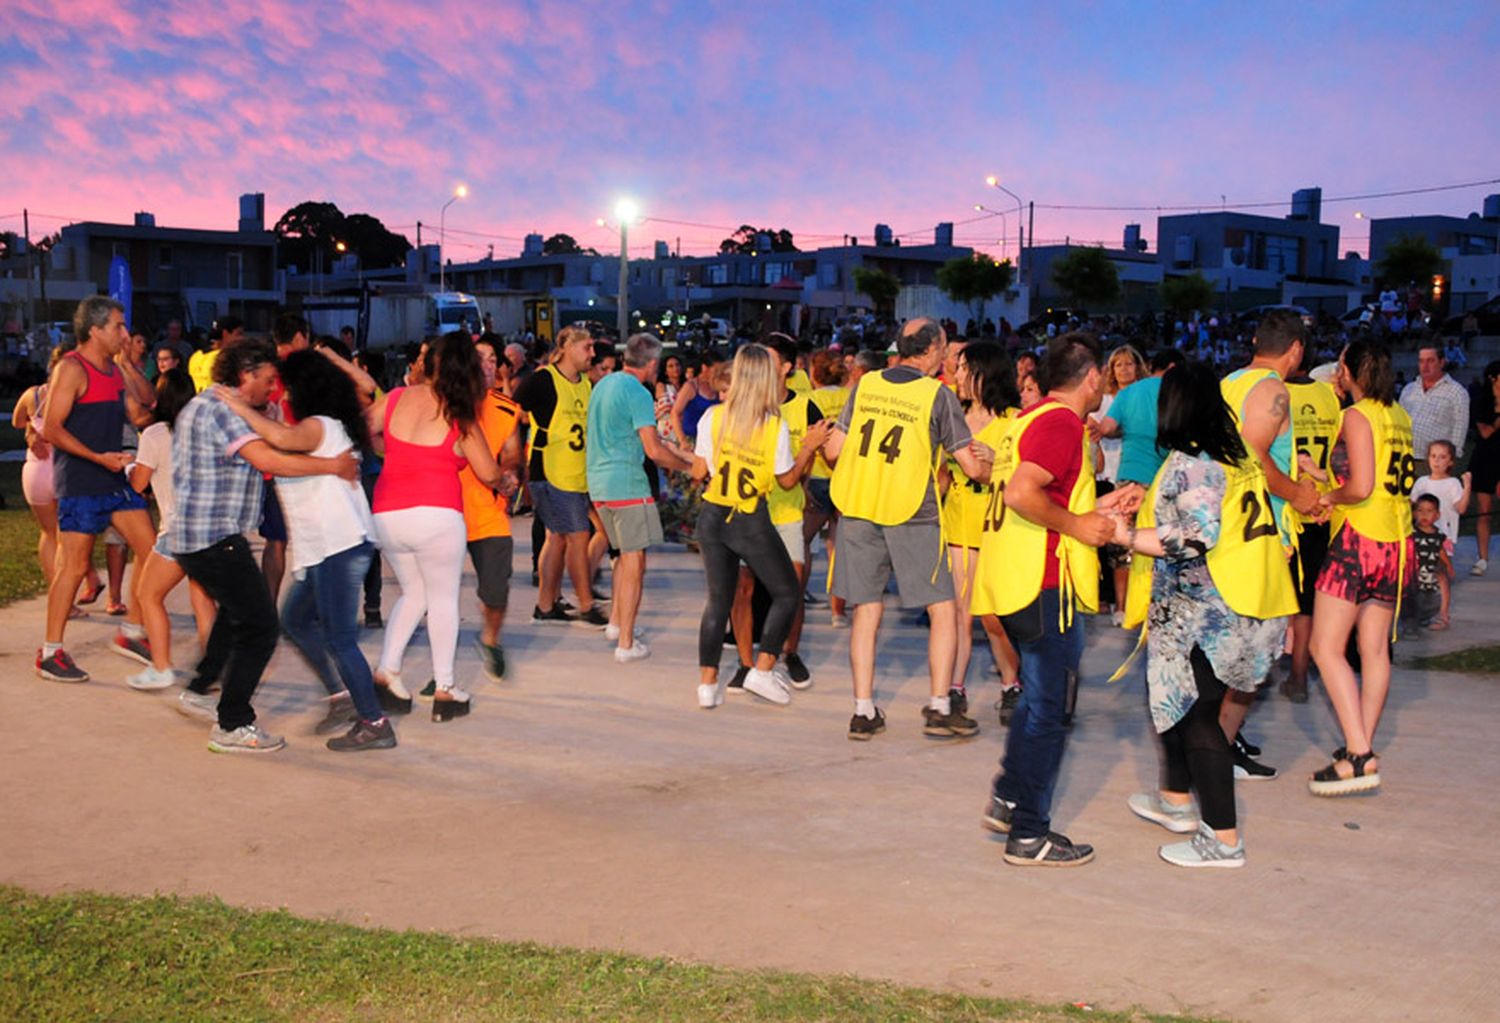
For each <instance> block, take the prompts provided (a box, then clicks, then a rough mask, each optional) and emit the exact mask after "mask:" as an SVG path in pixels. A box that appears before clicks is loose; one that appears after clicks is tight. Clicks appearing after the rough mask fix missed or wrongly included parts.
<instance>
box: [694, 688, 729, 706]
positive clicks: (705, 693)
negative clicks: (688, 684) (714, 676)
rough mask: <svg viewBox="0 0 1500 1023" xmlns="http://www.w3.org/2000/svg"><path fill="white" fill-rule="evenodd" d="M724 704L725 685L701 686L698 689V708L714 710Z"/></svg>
mask: <svg viewBox="0 0 1500 1023" xmlns="http://www.w3.org/2000/svg"><path fill="white" fill-rule="evenodd" d="M723 702H724V684H723V683H722V682H720V683H719V684H717V685H712V686H710V685H700V686H699V687H698V706H700V707H702V708H703V709H704V710H713V709H714V708H715V707H717V706H719V705H720V704H722V703H723Z"/></svg>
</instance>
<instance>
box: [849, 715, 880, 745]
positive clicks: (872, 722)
mask: <svg viewBox="0 0 1500 1023" xmlns="http://www.w3.org/2000/svg"><path fill="white" fill-rule="evenodd" d="M883 731H885V715H884V714H882V713H881V712H880V708H879V707H876V708H875V716H874V717H872V718H867V717H865V716H864V715H863V714H856V715H854V716H853V717H852V718H850V719H849V738H851V739H853V740H855V741H856V742H869V741H870V740H871V739H873V738H875V736H877V735H879V734H880V733H881V732H883Z"/></svg>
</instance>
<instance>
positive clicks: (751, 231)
mask: <svg viewBox="0 0 1500 1023" xmlns="http://www.w3.org/2000/svg"><path fill="white" fill-rule="evenodd" d="M763 234H764V235H769V236H770V239H771V251H772V252H801V251H802V250H801V249H799V248H797V246H796V244H795V243H794V242H793V240H792V232H790V231H788V230H787V229H786V228H784V227H783V228H779V229H775V230H773V229H772V228H769V227H751V226H750V225H749V224H741V225H740V229H739V230H738V231H736V232H734V234H732V235H730V236H729V237H728V238H725V239H724V240H723V241H722V242H720V243H719V252H720V253H721V254H724V255H728V254H729V253H731V252H738V253H742V254H744V255H749V254H751V253H753V252H759V251H760V250H759V249H757V248H756V246H757V244H758V241H757V239H758V238H759V236H760V235H763Z"/></svg>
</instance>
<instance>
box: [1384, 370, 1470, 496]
mask: <svg viewBox="0 0 1500 1023" xmlns="http://www.w3.org/2000/svg"><path fill="white" fill-rule="evenodd" d="M1446 365H1447V364H1446V363H1445V362H1444V360H1443V351H1442V349H1441V348H1439V347H1438V346H1437V344H1435V343H1433V344H1425V343H1424V344H1423V345H1422V347H1421V348H1419V349H1418V350H1417V379H1416V380H1413V381H1412V382H1411V383H1409V384H1407V385H1406V386H1405V387H1403V388H1402V389H1401V407H1402V408H1404V409H1405V410H1406V414H1407V415H1409V416H1411V435H1412V436H1411V449H1412V451H1413V453H1415V454H1417V455H1418V456H1419V457H1418V459H1417V475H1418V476H1425V475H1427V448H1428V447H1429V446H1430V445H1431V444H1432V442H1433V441H1435V440H1445V441H1448V442H1449V443H1450V444H1452V445H1453V450H1454V452H1455V457H1457V458H1463V454H1464V438H1465V437H1466V436H1467V435H1468V432H1469V392H1468V391H1466V390H1464V388H1463V385H1461V384H1460V383H1459V382H1458V381H1457V380H1454V379H1453V378H1452V377H1451V376H1449V375H1448V373H1447V371H1446Z"/></svg>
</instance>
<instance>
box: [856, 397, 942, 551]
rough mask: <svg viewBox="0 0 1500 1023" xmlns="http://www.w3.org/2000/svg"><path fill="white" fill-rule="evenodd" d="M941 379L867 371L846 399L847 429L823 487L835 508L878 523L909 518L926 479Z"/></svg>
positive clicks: (932, 465) (931, 470) (930, 474)
mask: <svg viewBox="0 0 1500 1023" xmlns="http://www.w3.org/2000/svg"><path fill="white" fill-rule="evenodd" d="M942 386H943V385H942V384H941V383H939V382H938V381H937V380H936V379H934V378H933V377H922V378H921V379H920V380H913V381H911V382H910V383H904V384H893V383H891V382H890V381H889V380H887V379H886V378H885V374H884V373H867V374H865V375H864V376H863V377H861V378H860V381H859V386H858V387H857V388H855V390H854V396H853V398H852V399H851V400H852V401H853V402H854V410H853V412H852V413H851V414H850V417H849V435H848V436H847V437H846V438H845V439H844V447H843V450H842V451H841V452H840V454H839V460H838V462H837V464H835V465H834V467H833V481H832V482H831V483H830V484H829V492H830V493H831V494H832V496H833V502H834V504H836V505H837V506H838V508H839V511H840V512H842V513H843V514H845V515H848V516H850V517H851V518H856V519H865V520H866V521H869V522H873V523H875V524H876V525H879V526H895V525H899V524H900V523H903V522H907V521H910V519H911V517H912V516H913V515H915V514H916V513H917V511H918V509H920V508H921V507H922V499H923V498H925V497H926V496H927V488H928V487H929V486H931V485H932V481H933V479H934V476H935V473H936V462H935V459H934V457H933V455H934V452H933V450H932V434H931V431H930V429H929V424H930V423H931V421H932V403H933V402H934V401H935V400H936V399H937V392H938V388H940V387H942Z"/></svg>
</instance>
